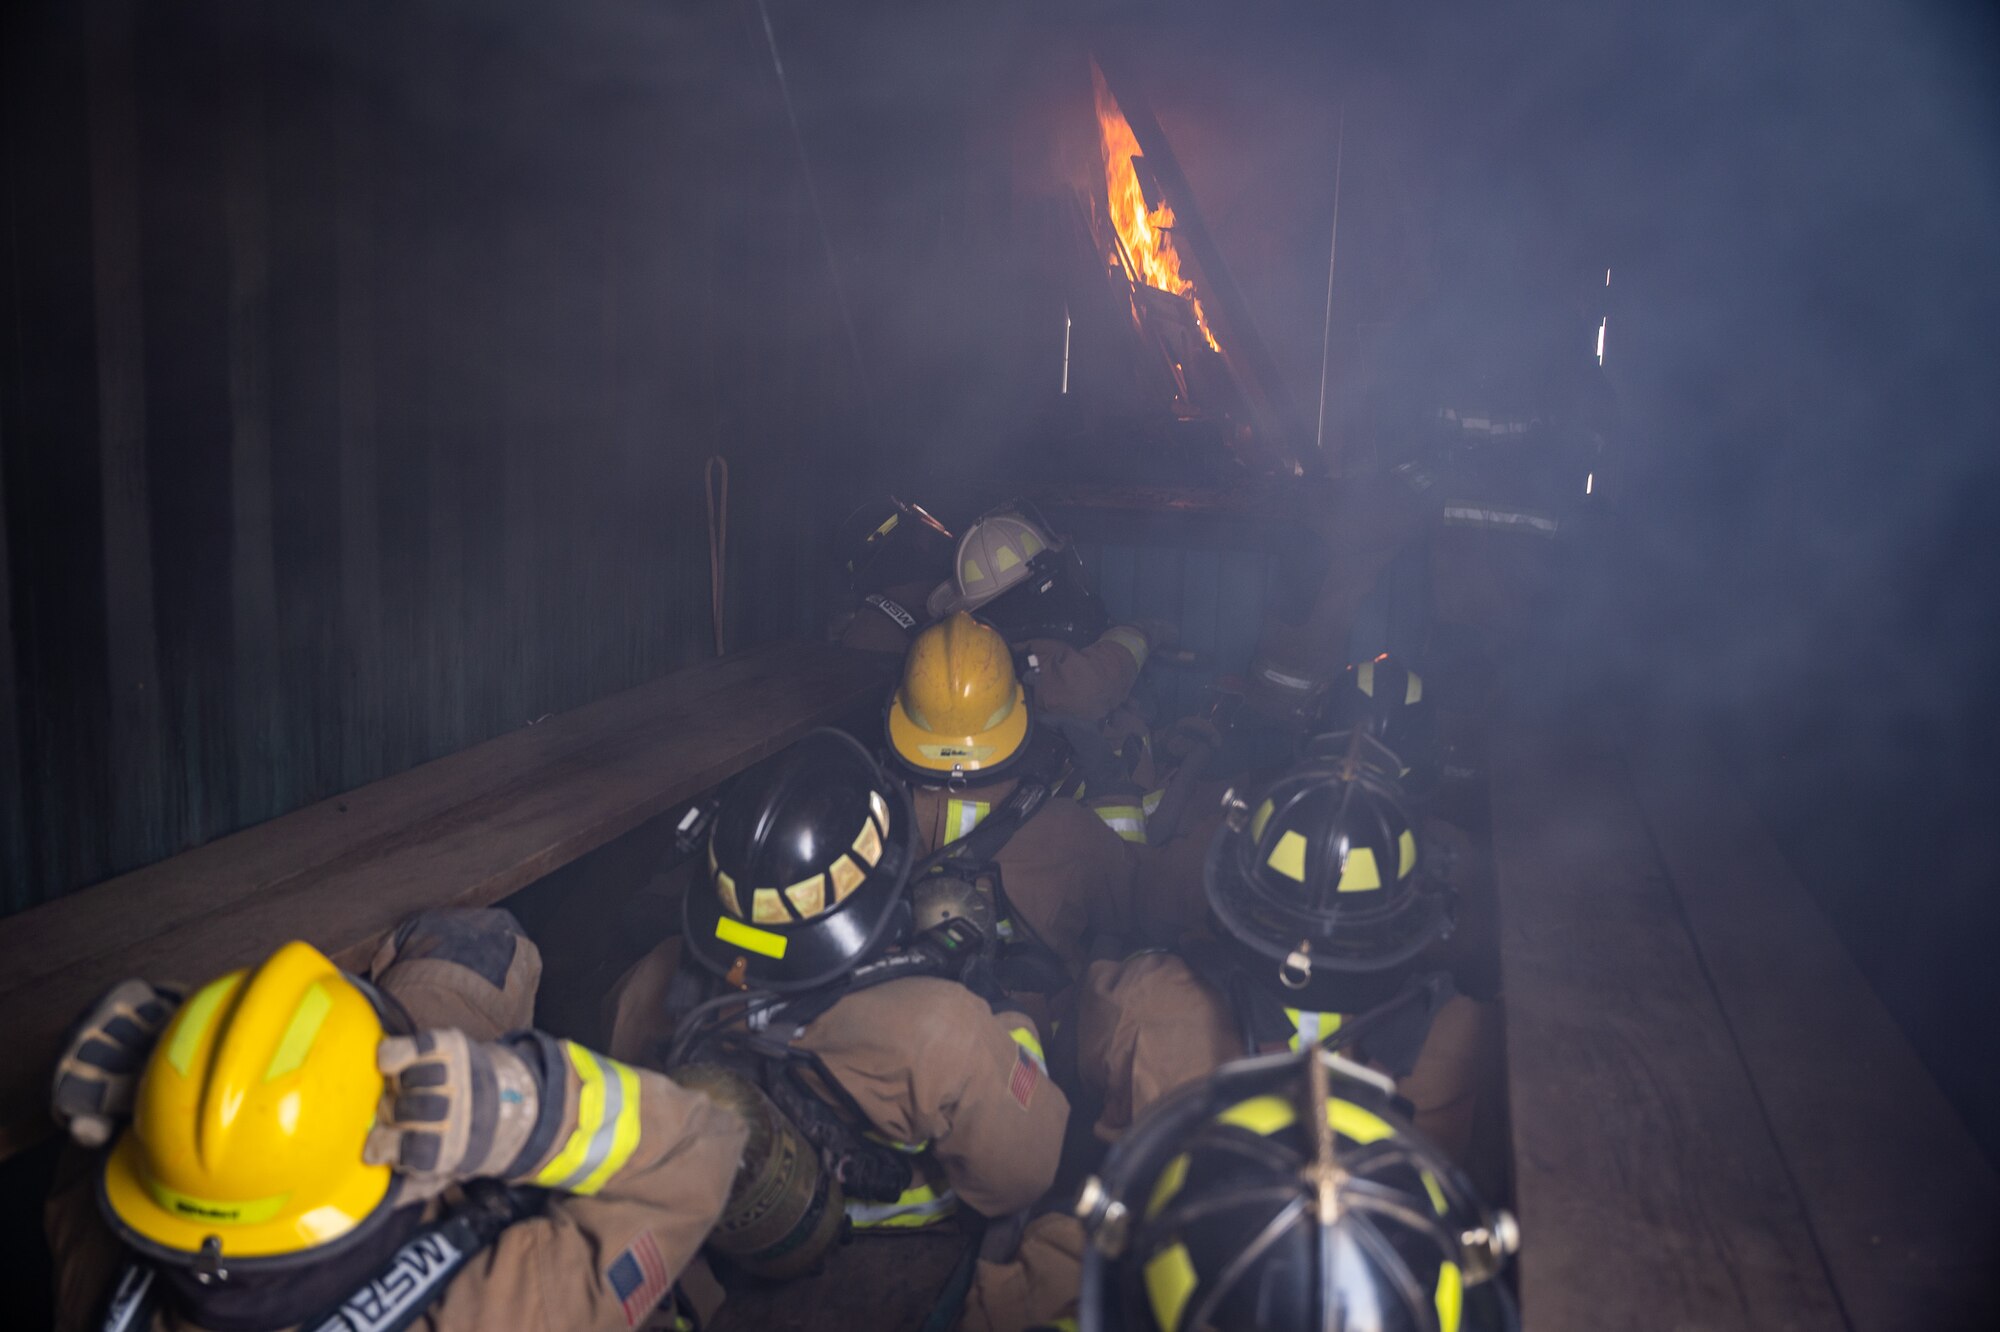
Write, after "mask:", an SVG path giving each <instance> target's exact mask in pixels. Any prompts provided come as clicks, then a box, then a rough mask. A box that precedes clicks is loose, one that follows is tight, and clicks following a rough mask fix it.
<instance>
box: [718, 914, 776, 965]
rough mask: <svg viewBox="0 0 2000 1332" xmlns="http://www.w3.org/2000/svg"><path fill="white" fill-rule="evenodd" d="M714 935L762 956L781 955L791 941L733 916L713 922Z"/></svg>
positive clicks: (725, 941)
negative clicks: (746, 923)
mask: <svg viewBox="0 0 2000 1332" xmlns="http://www.w3.org/2000/svg"><path fill="white" fill-rule="evenodd" d="M715 937H716V938H718V939H720V940H722V942H724V943H729V944H735V945H736V946H737V947H738V948H747V949H749V950H750V951H751V952H753V953H758V954H761V955H762V956H764V957H783V956H784V955H785V948H786V946H787V945H788V944H789V943H790V942H791V941H790V940H788V939H786V938H785V936H784V935H782V934H773V933H772V932H771V931H770V930H760V929H758V928H757V927H756V926H755V925H745V924H744V923H743V922H742V921H740V920H738V919H736V918H735V917H734V916H724V917H722V918H721V919H720V920H717V921H716V922H715Z"/></svg>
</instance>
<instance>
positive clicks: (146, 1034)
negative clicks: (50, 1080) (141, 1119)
mask: <svg viewBox="0 0 2000 1332" xmlns="http://www.w3.org/2000/svg"><path fill="white" fill-rule="evenodd" d="M180 1002H181V996H180V994H179V993H178V992H176V991H173V990H162V989H158V988H156V987H154V986H152V985H149V984H147V983H146V982H145V981H142V980H128V981H121V982H119V983H118V984H117V985H115V986H113V987H112V988H111V990H110V991H109V992H108V993H107V994H106V995H105V996H104V997H103V998H102V999H99V1000H98V1001H97V1003H96V1004H94V1005H93V1006H92V1007H91V1009H90V1011H89V1012H87V1013H85V1014H84V1016H83V1018H82V1020H81V1021H79V1022H78V1023H77V1024H76V1026H75V1028H74V1029H72V1031H71V1032H70V1038H69V1041H68V1042H67V1043H66V1044H65V1045H64V1046H63V1052H62V1057H61V1058H59V1059H58V1060H56V1076H55V1083H54V1085H53V1087H52V1088H51V1091H50V1096H49V1110H50V1112H51V1113H52V1114H53V1115H54V1116H55V1119H56V1122H57V1123H58V1124H60V1125H62V1127H63V1129H64V1130H65V1131H66V1132H67V1133H68V1134H69V1136H70V1137H71V1138H73V1139H75V1140H76V1141H77V1143H78V1144H79V1145H81V1146H84V1147H102V1146H103V1145H104V1144H105V1143H107V1142H109V1141H111V1135H112V1134H113V1133H114V1132H116V1131H117V1129H118V1128H119V1126H120V1125H122V1124H123V1123H124V1122H125V1121H126V1120H128V1119H130V1118H131V1117H132V1102H133V1100H134V1098H135V1097H136V1096H137V1095H138V1091H139V1074H140V1073H141V1072H142V1071H143V1070H144V1069H145V1066H146V1056H148V1055H149V1054H151V1053H152V1052H153V1046H154V1045H155V1044H156V1043H157V1042H158V1041H159V1039H160V1033H161V1032H163V1031H165V1030H166V1028H167V1023H168V1021H169V1020H170V1019H171V1018H172V1017H173V1015H174V1010H175V1009H176V1008H179V1007H180Z"/></svg>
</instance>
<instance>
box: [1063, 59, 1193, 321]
mask: <svg viewBox="0 0 2000 1332" xmlns="http://www.w3.org/2000/svg"><path fill="white" fill-rule="evenodd" d="M1090 80H1091V85H1092V86H1093V88H1094V89H1095V90H1096V93H1097V142H1098V145H1099V147H1101V148H1102V149H1103V151H1104V184H1105V189H1106V197H1107V200H1108V203H1109V207H1108V210H1107V211H1108V212H1109V213H1110V215H1111V225H1112V226H1113V227H1115V228H1117V230H1118V238H1119V239H1120V240H1122V241H1123V242H1124V243H1125V254H1126V255H1127V257H1129V258H1130V260H1131V263H1132V268H1133V269H1134V270H1135V271H1136V272H1137V273H1138V275H1139V280H1140V281H1142V282H1144V283H1145V284H1146V285H1147V286H1149V287H1153V288H1155V289H1157V290H1159V291H1166V292H1172V293H1173V294H1174V295H1176V296H1185V297H1187V298H1188V302H1189V304H1191V305H1193V306H1194V320H1195V323H1197V324H1199V325H1200V326H1201V335H1202V336H1203V337H1204V338H1207V339H1208V345H1209V346H1210V347H1211V348H1213V349H1214V350H1216V351H1221V350H1222V348H1221V347H1219V346H1217V345H1216V341H1215V334H1214V333H1212V332H1210V331H1209V327H1208V315H1207V313H1206V312H1204V311H1203V310H1202V308H1201V300H1200V298H1198V297H1197V296H1196V295H1195V292H1194V283H1192V282H1189V281H1188V280H1187V279H1186V278H1184V277H1182V276H1181V257H1180V254H1179V253H1178V252H1177V251H1176V250H1175V249H1174V238H1173V234H1172V228H1173V225H1174V210H1173V209H1172V208H1170V207H1168V206H1167V204H1166V203H1165V201H1162V202H1161V204H1160V206H1159V207H1158V208H1157V209H1148V208H1147V207H1146V191H1145V190H1144V189H1142V188H1141V187H1140V185H1139V173H1138V172H1137V171H1136V170H1135V169H1134V168H1133V166H1132V159H1133V158H1135V157H1142V156H1144V154H1143V153H1141V152H1140V151H1139V138H1138V136H1137V135H1135V134H1133V133H1132V126H1131V125H1130V124H1129V123H1128V122H1127V121H1126V119H1125V113H1124V112H1122V111H1120V110H1119V109H1118V101H1117V99H1116V98H1114V97H1113V96H1112V95H1111V89H1110V88H1108V87H1106V86H1105V83H1104V74H1103V73H1102V71H1100V70H1099V69H1098V68H1097V66H1096V65H1095V64H1092V65H1091V67H1090Z"/></svg>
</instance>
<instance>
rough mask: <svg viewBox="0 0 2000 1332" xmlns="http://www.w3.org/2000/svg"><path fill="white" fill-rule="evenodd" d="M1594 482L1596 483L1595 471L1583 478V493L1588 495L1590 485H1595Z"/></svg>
mask: <svg viewBox="0 0 2000 1332" xmlns="http://www.w3.org/2000/svg"><path fill="white" fill-rule="evenodd" d="M1596 484H1597V473H1595V472H1592V473H1591V474H1590V475H1588V476H1586V477H1584V478H1583V493H1584V494H1586V495H1588V494H1589V493H1590V491H1591V487H1593V486H1595V485H1596Z"/></svg>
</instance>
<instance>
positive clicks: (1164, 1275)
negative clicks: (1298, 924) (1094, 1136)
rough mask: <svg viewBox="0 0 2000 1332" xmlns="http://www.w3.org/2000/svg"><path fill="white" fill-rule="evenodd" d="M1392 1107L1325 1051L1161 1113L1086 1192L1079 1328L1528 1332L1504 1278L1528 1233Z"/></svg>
mask: <svg viewBox="0 0 2000 1332" xmlns="http://www.w3.org/2000/svg"><path fill="white" fill-rule="evenodd" d="M1391 1096H1392V1089H1391V1087H1390V1086H1389V1085H1388V1083H1387V1080H1386V1079H1382V1078H1379V1077H1378V1076H1376V1075H1373V1074H1371V1073H1370V1072H1369V1071H1368V1070H1366V1069H1363V1068H1360V1067H1358V1066H1356V1065H1354V1064H1350V1063H1348V1062H1347V1061H1345V1060H1343V1059H1341V1058H1340V1057H1339V1056H1337V1055H1332V1054H1328V1053H1325V1052H1320V1051H1311V1052H1306V1053H1300V1054H1279V1055H1269V1056H1265V1057H1263V1058H1258V1059H1248V1060H1243V1061H1240V1062H1238V1063H1234V1064H1226V1065H1224V1066H1223V1067H1222V1068H1221V1069H1219V1070H1218V1071H1217V1072H1216V1073H1215V1074H1214V1075H1213V1076H1212V1077H1210V1078H1208V1079H1206V1080H1204V1081H1201V1082H1196V1083H1191V1084H1189V1085H1188V1086H1186V1087H1184V1088H1182V1089H1180V1090H1178V1091H1176V1092H1174V1093H1173V1094H1172V1095H1170V1096H1168V1097H1166V1098H1164V1099H1163V1100H1161V1101H1160V1102H1158V1103H1157V1104H1156V1105H1155V1106H1154V1107H1153V1109H1152V1110H1151V1111H1149V1112H1148V1113H1147V1114H1146V1116H1145V1117H1144V1118H1143V1119H1141V1120H1140V1122H1139V1123H1138V1124H1137V1125H1135V1126H1134V1127H1133V1128H1132V1129H1131V1130H1130V1131H1129V1132H1128V1133H1127V1134H1126V1135H1125V1137H1124V1138H1123V1139H1122V1140H1121V1141H1120V1142H1119V1143H1118V1145H1117V1146H1116V1147H1114V1148H1113V1149H1112V1150H1111V1153H1110V1155H1109V1156H1108V1157H1107V1158H1106V1159H1105V1162H1104V1165H1103V1168H1102V1170H1101V1171H1100V1172H1099V1174H1098V1175H1096V1176H1095V1177H1093V1178H1091V1179H1090V1180H1088V1181H1087V1182H1086V1183H1085V1185H1084V1187H1083V1192H1082V1195H1081V1198H1080V1200H1079V1202H1078V1205H1077V1210H1078V1213H1079V1215H1080V1216H1081V1217H1082V1219H1083V1222H1084V1226H1085V1229H1086V1230H1087V1231H1088V1232H1089V1242H1088V1243H1087V1244H1086V1245H1085V1248H1084V1259H1083V1279H1082V1283H1081V1292H1080V1295H1079V1300H1078V1304H1079V1308H1078V1318H1079V1325H1080V1327H1081V1328H1082V1329H1084V1332H1112V1330H1114V1329H1115V1330H1116V1332H1179V1329H1182V1328H1205V1329H1214V1330H1215V1332H1235V1330H1236V1329H1243V1330H1244V1332H1250V1329H1262V1328H1273V1327H1297V1328H1306V1327H1310V1328H1326V1329H1337V1330H1339V1332H1363V1330H1364V1329H1365V1330H1366V1332H1420V1330H1422V1329H1432V1328H1435V1329H1436V1330H1437V1332H1513V1330H1514V1329H1516V1328H1517V1327H1518V1320H1517V1318H1516V1317H1515V1313H1514V1309H1513V1303H1512V1300H1511V1299H1510V1298H1509V1296H1508V1295H1507V1293H1506V1291H1505V1289H1504V1287H1503V1285H1502V1283H1501V1282H1500V1281H1499V1280H1497V1279H1496V1278H1497V1276H1498V1273H1499V1271H1500V1269H1501V1268H1502V1267H1503V1266H1504V1265H1505V1263H1506V1261H1507V1259H1508V1257H1509V1256H1510V1255H1511V1254H1512V1253H1513V1252H1514V1250H1515V1248H1516V1247H1517V1241H1518V1233H1519V1232H1518V1229H1517V1228H1516V1226H1515V1224H1514V1220H1513V1218H1512V1217H1511V1216H1509V1215H1508V1214H1507V1213H1505V1212H1499V1211H1490V1210H1488V1209H1487V1208H1486V1207H1485V1206H1484V1205H1483V1204H1482V1203H1481V1202H1480V1201H1479V1200H1478V1198H1477V1197H1476V1195H1475V1194H1474V1193H1473V1191H1472V1188H1471V1186H1470V1185H1469V1184H1468V1183H1467V1182H1466V1181H1465V1179H1464V1177H1463V1176H1462V1175H1461V1174H1460V1173H1459V1172H1458V1171H1457V1170H1456V1169H1455V1168H1454V1167H1453V1166H1452V1165H1451V1164H1450V1162H1449V1161H1447V1160H1446V1159H1445V1157H1444V1156H1443V1154H1442V1153H1441V1152H1439V1151H1438V1150H1437V1148H1435V1147H1433V1146H1432V1145H1431V1144H1429V1143H1428V1142H1426V1141H1425V1140H1424V1139H1423V1138H1421V1137H1420V1136H1418V1134H1417V1133H1416V1132H1415V1131H1414V1130H1413V1129H1411V1128H1410V1127H1409V1125H1408V1124H1406V1123H1405V1122H1404V1121H1403V1120H1402V1118H1401V1117H1400V1116H1399V1115H1398V1114H1397V1113H1396V1112H1395V1111H1394V1110H1393V1109H1392V1108H1391ZM1321 1106H1323V1107H1324V1110H1323V1111H1321V1110H1320V1109H1319V1107H1321Z"/></svg>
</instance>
